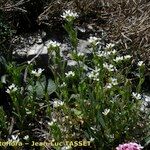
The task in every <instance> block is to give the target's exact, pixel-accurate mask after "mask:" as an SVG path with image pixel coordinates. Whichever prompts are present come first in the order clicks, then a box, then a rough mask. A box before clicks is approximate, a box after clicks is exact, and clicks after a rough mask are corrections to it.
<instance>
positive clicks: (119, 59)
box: [113, 55, 132, 62]
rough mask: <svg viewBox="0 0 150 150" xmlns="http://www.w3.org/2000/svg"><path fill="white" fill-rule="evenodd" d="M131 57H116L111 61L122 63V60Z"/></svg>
mask: <svg viewBox="0 0 150 150" xmlns="http://www.w3.org/2000/svg"><path fill="white" fill-rule="evenodd" d="M131 57H132V56H130V55H125V56H118V57H116V58H115V59H113V60H114V61H115V62H119V61H122V60H126V59H130V58H131Z"/></svg>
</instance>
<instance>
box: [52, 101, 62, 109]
mask: <svg viewBox="0 0 150 150" xmlns="http://www.w3.org/2000/svg"><path fill="white" fill-rule="evenodd" d="M63 105H64V102H62V101H61V100H55V101H54V102H53V107H55V108H57V107H59V106H63Z"/></svg>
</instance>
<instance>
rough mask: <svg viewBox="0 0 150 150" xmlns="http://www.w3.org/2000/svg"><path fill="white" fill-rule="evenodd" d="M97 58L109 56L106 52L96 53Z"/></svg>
mask: <svg viewBox="0 0 150 150" xmlns="http://www.w3.org/2000/svg"><path fill="white" fill-rule="evenodd" d="M97 56H98V57H106V58H107V57H108V56H109V53H108V52H104V51H98V52H97Z"/></svg>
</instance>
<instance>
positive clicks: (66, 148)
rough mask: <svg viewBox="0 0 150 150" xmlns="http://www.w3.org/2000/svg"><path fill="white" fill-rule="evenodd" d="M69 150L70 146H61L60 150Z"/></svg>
mask: <svg viewBox="0 0 150 150" xmlns="http://www.w3.org/2000/svg"><path fill="white" fill-rule="evenodd" d="M69 149H71V147H70V146H63V147H62V148H61V150H69Z"/></svg>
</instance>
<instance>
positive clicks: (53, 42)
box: [49, 40, 61, 48]
mask: <svg viewBox="0 0 150 150" xmlns="http://www.w3.org/2000/svg"><path fill="white" fill-rule="evenodd" d="M60 45H61V44H60V43H58V42H56V41H52V40H51V41H50V42H49V47H53V48H56V47H60Z"/></svg>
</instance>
